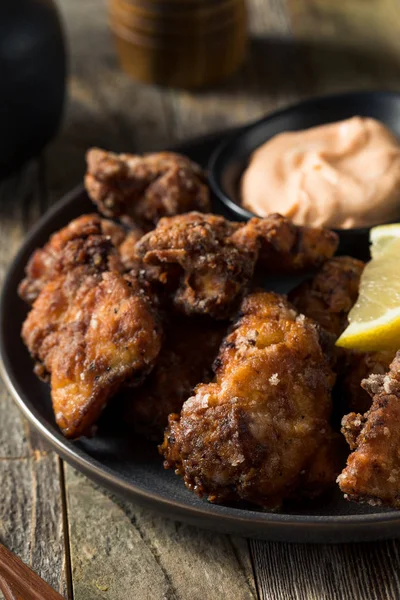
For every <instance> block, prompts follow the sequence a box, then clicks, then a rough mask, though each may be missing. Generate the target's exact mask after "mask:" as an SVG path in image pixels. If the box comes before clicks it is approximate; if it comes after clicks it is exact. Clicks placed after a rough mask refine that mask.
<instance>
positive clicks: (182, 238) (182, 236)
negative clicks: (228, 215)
mask: <svg viewBox="0 0 400 600" xmlns="http://www.w3.org/2000/svg"><path fill="white" fill-rule="evenodd" d="M239 228H240V224H239V223H231V222H230V221H227V220H226V219H224V218H223V217H220V216H217V215H210V214H206V215H205V214H202V213H195V212H192V213H187V214H185V215H179V216H177V217H170V218H164V219H161V221H160V222H159V224H158V226H157V227H156V229H155V230H154V231H151V232H150V233H148V234H147V235H145V236H144V237H143V238H142V239H141V240H140V241H139V243H138V244H137V246H136V252H137V254H138V257H139V258H140V259H142V260H143V263H144V265H145V267H146V266H150V267H152V266H157V267H159V269H157V270H155V271H154V270H152V271H149V272H148V278H149V279H151V278H152V276H153V275H154V274H155V276H156V278H157V281H158V282H159V283H161V284H162V285H164V287H166V288H167V289H170V290H171V291H172V296H173V302H174V306H175V308H176V309H177V310H178V311H179V312H182V313H184V314H187V315H191V314H209V315H211V316H213V317H215V318H221V319H224V318H227V317H228V316H229V315H230V314H231V313H232V312H233V311H234V310H235V309H236V308H237V306H238V304H239V302H240V300H241V298H242V296H243V294H244V293H245V291H246V289H247V287H248V285H249V283H250V280H251V277H252V275H253V271H254V266H255V261H256V257H257V254H256V252H255V251H254V249H248V248H247V247H244V246H241V245H239V244H237V243H236V242H235V240H234V239H233V234H234V233H235V231H237V230H238V229H239Z"/></svg>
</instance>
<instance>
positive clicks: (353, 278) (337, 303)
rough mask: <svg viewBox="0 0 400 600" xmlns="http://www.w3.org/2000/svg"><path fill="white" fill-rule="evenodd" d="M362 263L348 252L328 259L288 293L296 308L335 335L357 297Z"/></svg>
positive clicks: (345, 320)
mask: <svg viewBox="0 0 400 600" xmlns="http://www.w3.org/2000/svg"><path fill="white" fill-rule="evenodd" d="M363 270H364V263H363V262H362V261H361V260H357V259H355V258H351V257H350V256H336V257H334V258H331V259H330V260H328V261H327V262H326V263H325V264H324V265H323V266H322V267H321V269H320V271H319V272H318V273H317V274H316V275H315V276H314V277H313V278H312V279H309V280H307V281H305V282H303V283H301V284H300V285H299V286H298V287H297V288H296V289H294V290H293V291H292V292H291V293H290V294H289V299H290V301H291V302H293V304H294V305H295V306H296V308H297V310H298V311H299V312H300V313H302V314H304V315H306V316H307V317H309V318H310V319H314V321H316V322H317V323H319V324H320V325H321V327H323V328H324V329H325V330H326V331H329V333H332V334H333V335H334V336H335V338H338V337H339V336H340V335H341V334H342V333H343V331H344V330H345V329H346V327H347V325H348V319H347V317H348V314H349V312H350V310H351V308H352V307H353V306H354V304H355V302H356V300H357V298H358V289H359V286H360V278H361V273H362V272H363Z"/></svg>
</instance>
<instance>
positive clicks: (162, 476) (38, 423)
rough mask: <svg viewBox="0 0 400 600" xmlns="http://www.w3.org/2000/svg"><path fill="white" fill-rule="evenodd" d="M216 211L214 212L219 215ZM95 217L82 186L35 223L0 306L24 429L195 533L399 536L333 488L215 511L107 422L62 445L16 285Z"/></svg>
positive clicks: (338, 538) (197, 152) (1, 342)
mask: <svg viewBox="0 0 400 600" xmlns="http://www.w3.org/2000/svg"><path fill="white" fill-rule="evenodd" d="M220 139H221V138H220V136H217V137H213V138H208V139H203V140H201V141H197V142H193V143H191V144H189V145H185V146H184V147H181V148H179V149H177V150H179V151H183V152H185V153H186V154H188V155H189V156H191V157H192V158H193V159H194V160H197V161H198V162H200V163H202V164H206V163H207V160H208V158H209V156H210V153H211V152H212V151H213V149H214V148H215V146H216V144H217V143H218V142H219V141H220ZM218 208H219V207H218V206H215V210H218ZM87 212H93V205H92V204H91V202H90V201H89V199H88V198H87V196H86V193H85V191H84V190H83V188H82V187H79V188H77V189H75V190H73V191H72V192H71V193H70V194H68V195H67V196H66V197H65V198H63V199H62V200H60V202H59V203H58V204H57V205H55V206H54V207H53V208H52V209H51V210H50V211H49V212H48V213H47V214H46V215H44V217H43V218H42V219H41V220H40V221H39V222H38V223H37V225H36V226H35V227H34V228H33V230H32V231H31V232H30V234H29V235H28V237H27V239H26V240H25V242H24V244H23V246H22V248H21V250H20V251H19V253H18V255H17V256H16V258H15V260H14V262H13V263H12V265H11V267H10V270H9V272H8V276H7V278H6V281H5V284H4V288H3V294H2V299H1V306H0V353H1V359H2V375H3V378H4V381H5V382H6V384H7V386H8V389H9V390H10V392H11V394H12V395H13V397H14V399H15V401H16V402H17V404H18V406H19V407H20V408H21V410H22V412H23V413H24V415H25V416H26V417H27V418H28V420H29V421H30V423H31V424H32V425H33V426H34V427H35V428H36V429H37V430H38V431H39V433H41V434H42V435H43V437H44V438H46V440H47V441H48V442H49V443H50V445H51V446H52V448H53V449H54V450H55V451H56V452H57V453H58V454H60V456H62V457H63V458H64V459H65V460H67V461H68V462H69V463H70V464H72V465H73V466H74V467H76V468H77V469H79V470H80V471H82V472H84V473H85V474H86V475H88V477H90V478H92V479H93V480H95V481H96V482H97V483H99V484H101V485H104V486H105V487H107V488H109V489H111V490H112V491H114V492H115V493H116V494H119V495H120V496H123V497H124V498H126V499H128V500H129V499H131V500H134V501H138V502H141V503H143V504H144V505H146V506H147V507H149V508H150V509H157V510H158V511H161V512H163V513H164V514H165V515H166V516H168V517H170V518H173V519H177V520H181V521H186V522H189V523H191V524H193V525H196V526H199V527H207V528H210V529H213V530H218V531H223V532H227V533H236V534H241V535H244V536H250V537H258V538H263V539H268V540H281V541H288V542H350V541H362V540H372V539H381V538H389V537H394V536H396V535H398V533H399V532H400V513H397V512H393V511H387V510H380V509H377V508H371V507H368V506H361V505H357V504H350V503H349V502H346V501H345V500H344V499H343V498H342V496H341V494H340V493H339V490H337V489H336V490H334V491H332V492H331V493H329V494H327V495H325V496H324V497H322V498H320V499H319V500H318V502H312V503H310V502H308V503H307V504H304V505H303V506H298V505H297V506H294V507H285V509H284V510H283V511H282V512H279V513H270V512H265V511H262V510H254V508H252V507H249V506H243V507H240V508H238V507H230V506H217V505H213V504H210V503H208V502H207V501H205V500H201V499H199V498H197V496H195V495H194V494H192V493H191V492H189V491H188V490H187V489H186V488H185V486H184V485H183V482H182V480H181V479H180V478H179V477H177V476H176V475H175V474H174V473H173V472H172V471H165V470H164V469H163V466H162V460H161V457H160V456H159V455H158V453H157V448H156V446H155V445H154V444H151V443H149V442H146V441H145V440H143V439H140V438H138V437H137V438H136V439H135V438H133V436H132V434H130V433H129V432H126V431H124V430H123V429H121V426H120V425H119V424H118V423H115V422H112V420H111V421H110V422H108V424H107V427H106V426H105V425H103V426H102V427H100V429H99V432H98V434H97V435H96V437H94V438H92V439H87V438H82V439H80V440H78V441H69V440H66V439H65V438H64V437H63V436H62V435H61V433H60V432H59V431H58V429H57V426H56V424H55V421H54V417H53V412H52V408H51V401H50V394H49V388H48V386H47V385H46V384H44V383H42V382H40V381H39V380H38V379H37V378H36V377H35V375H34V374H33V372H32V367H33V364H32V360H31V358H30V357H29V355H28V352H27V350H26V348H25V347H24V345H23V343H22V341H21V338H20V330H21V325H22V322H23V320H24V318H25V316H26V314H27V307H26V305H25V304H24V303H23V302H22V301H21V300H20V299H19V298H18V295H17V286H18V283H19V281H20V280H21V279H22V277H23V274H24V267H25V264H26V262H27V260H28V258H29V256H30V254H31V253H32V252H33V250H35V248H37V247H38V246H42V245H43V244H44V243H45V242H46V241H47V239H48V237H49V235H50V234H51V233H52V232H54V231H56V230H57V229H59V228H60V227H62V226H63V225H66V224H67V223H68V222H69V221H70V220H71V219H73V218H74V217H77V216H78V215H80V214H83V213H87ZM293 283H294V282H293V281H289V282H288V281H283V280H278V281H270V282H269V287H271V288H275V289H276V288H278V289H279V291H284V288H285V287H290V286H291V285H293Z"/></svg>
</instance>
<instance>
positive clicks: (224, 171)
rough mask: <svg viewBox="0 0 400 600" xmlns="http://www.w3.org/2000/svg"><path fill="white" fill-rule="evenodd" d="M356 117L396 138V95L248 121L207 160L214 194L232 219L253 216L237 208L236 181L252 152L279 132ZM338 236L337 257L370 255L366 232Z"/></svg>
mask: <svg viewBox="0 0 400 600" xmlns="http://www.w3.org/2000/svg"><path fill="white" fill-rule="evenodd" d="M355 115H360V116H362V117H373V118H375V119H378V120H379V121H382V123H384V124H385V125H387V127H389V129H391V130H392V131H393V132H394V133H395V134H396V135H398V136H399V137H400V94H398V93H395V92H358V93H351V94H341V95H335V96H325V97H322V98H315V99H313V100H307V101H305V102H301V103H300V104H296V105H294V106H291V107H289V108H286V109H284V110H280V111H277V112H274V113H272V114H270V115H268V116H267V117H265V118H263V119H261V120H259V121H256V122H255V123H251V124H250V125H247V126H246V127H243V128H241V129H240V130H238V131H236V132H235V133H233V134H232V135H231V136H229V137H227V138H226V139H225V140H223V141H222V142H221V144H220V146H218V147H217V149H216V150H215V152H214V153H213V155H212V157H211V159H210V162H209V178H210V184H211V187H212V189H213V191H214V193H215V194H216V196H217V197H218V198H219V199H220V200H221V202H223V203H224V204H225V205H226V207H227V208H228V209H229V210H230V211H231V218H232V215H234V216H235V217H236V219H249V218H250V217H254V216H255V215H254V214H253V213H251V212H250V211H248V210H246V209H245V208H243V206H241V203H240V192H239V182H240V178H241V176H242V173H243V171H244V169H245V168H246V166H247V164H248V161H249V157H250V155H251V154H252V153H253V152H254V150H256V148H258V147H259V146H261V144H263V143H264V142H266V141H267V140H269V139H270V138H272V137H273V136H274V135H276V134H277V133H281V132H282V131H297V130H300V129H307V128H309V127H314V126H316V125H323V124H324V123H332V122H334V121H340V120H342V119H348V118H349V117H353V116H355ZM277 212H279V210H277ZM399 218H400V206H399ZM337 233H338V234H339V237H340V248H339V253H340V254H351V255H352V256H355V257H357V258H363V256H364V255H365V254H366V253H367V252H368V234H369V228H366V227H363V228H358V229H350V230H348V229H347V230H346V229H341V230H337Z"/></svg>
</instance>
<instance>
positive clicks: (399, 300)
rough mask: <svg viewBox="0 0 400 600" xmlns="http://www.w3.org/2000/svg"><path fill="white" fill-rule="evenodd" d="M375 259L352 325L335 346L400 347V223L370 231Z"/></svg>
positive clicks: (365, 274) (364, 279)
mask: <svg viewBox="0 0 400 600" xmlns="http://www.w3.org/2000/svg"><path fill="white" fill-rule="evenodd" d="M370 239H371V242H372V247H371V254H372V260H371V261H370V262H369V263H368V264H367V265H366V267H365V269H364V272H363V274H362V276H361V282H360V291H359V296H358V300H357V302H356V304H355V305H354V307H353V308H352V309H351V311H350V313H349V323H350V324H349V326H348V327H347V329H346V330H345V331H344V332H343V333H342V335H341V336H340V338H339V339H338V340H337V342H336V345H337V346H341V347H342V348H349V349H352V350H358V351H361V352H369V351H377V350H393V351H395V350H398V349H400V264H399V257H400V224H396V225H385V226H382V227H375V228H374V229H372V230H371V235H370Z"/></svg>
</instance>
